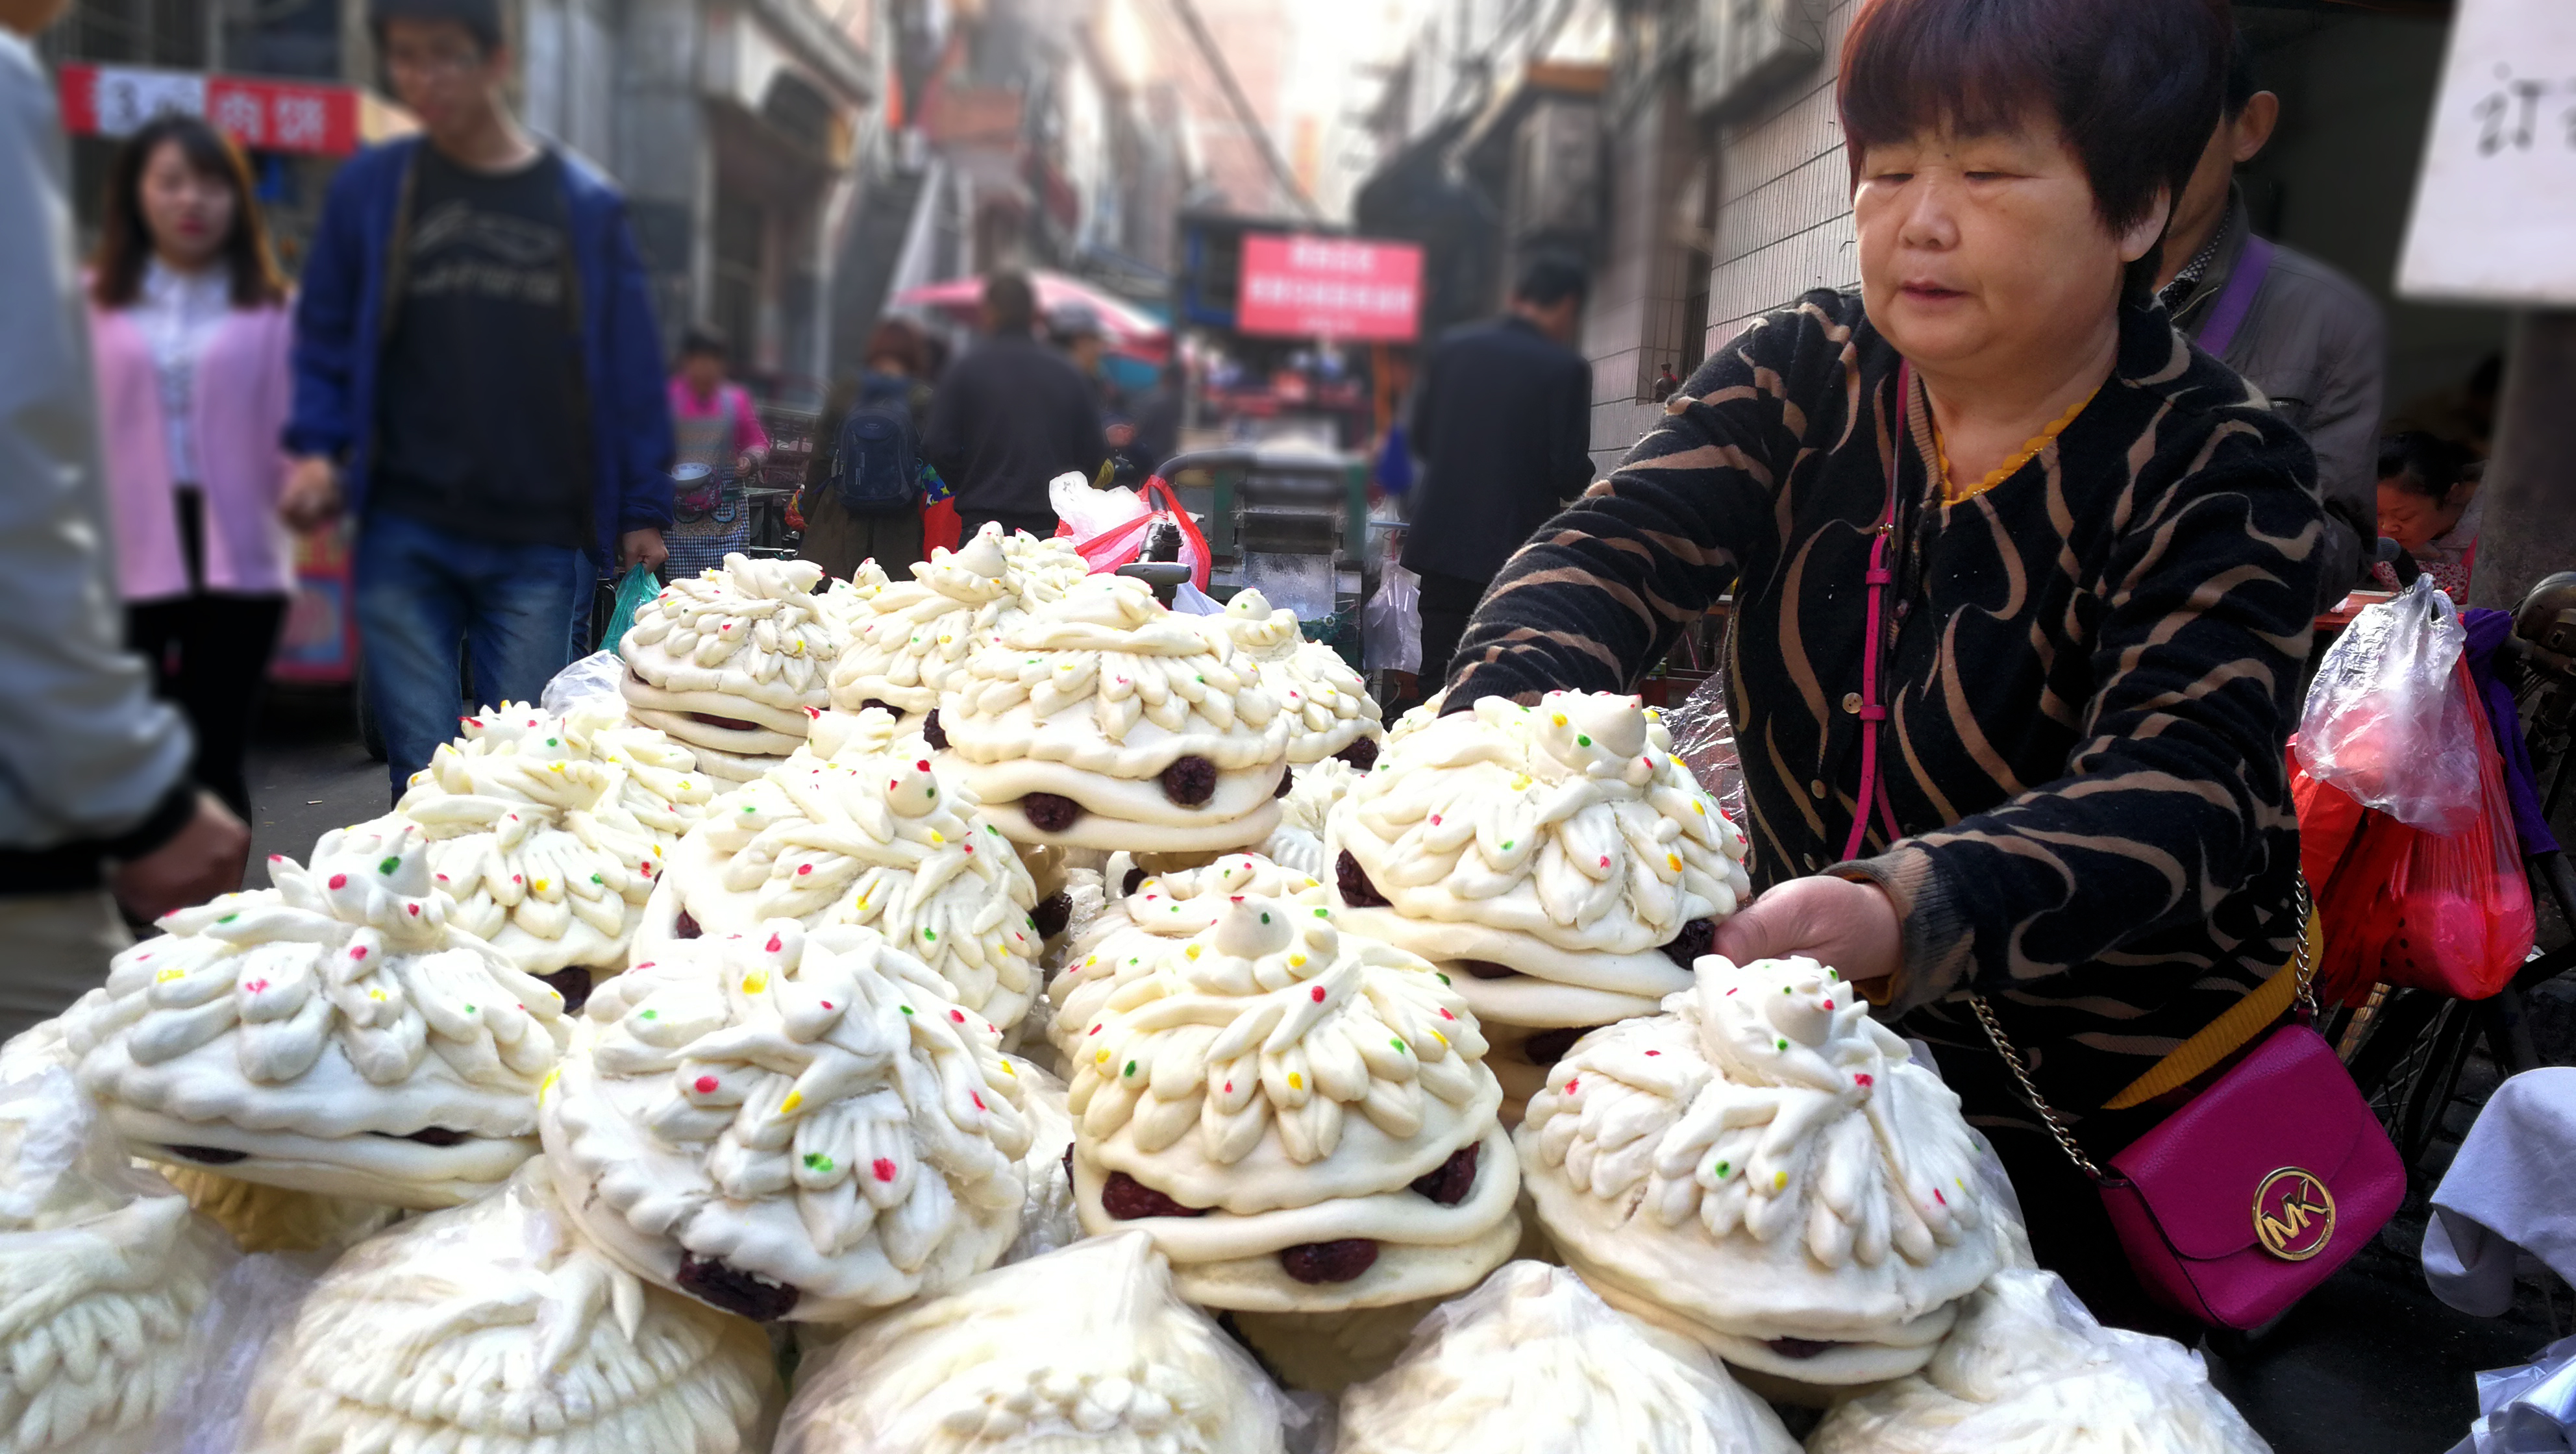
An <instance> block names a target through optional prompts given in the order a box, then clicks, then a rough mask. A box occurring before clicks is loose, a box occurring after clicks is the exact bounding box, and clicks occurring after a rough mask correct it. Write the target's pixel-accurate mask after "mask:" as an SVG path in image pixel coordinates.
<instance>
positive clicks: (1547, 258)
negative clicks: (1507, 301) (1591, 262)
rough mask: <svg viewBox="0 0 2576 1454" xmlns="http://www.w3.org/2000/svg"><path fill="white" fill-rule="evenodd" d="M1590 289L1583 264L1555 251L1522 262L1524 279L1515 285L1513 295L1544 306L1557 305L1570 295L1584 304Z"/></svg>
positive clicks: (1577, 301) (1521, 278)
mask: <svg viewBox="0 0 2576 1454" xmlns="http://www.w3.org/2000/svg"><path fill="white" fill-rule="evenodd" d="M1590 288H1591V280H1590V279H1588V278H1586V277H1585V276H1584V274H1583V265H1582V264H1581V263H1578V262H1576V261H1574V260H1573V259H1572V258H1565V257H1558V256H1556V255H1554V254H1552V253H1551V254H1542V255H1541V256H1538V257H1534V258H1531V259H1530V260H1529V261H1528V262H1527V263H1525V264H1523V265H1522V267H1521V276H1520V281H1518V282H1516V283H1514V284H1512V298H1513V301H1515V302H1522V303H1535V304H1537V305H1538V306H1539V307H1541V308H1553V307H1555V306H1556V305H1557V304H1559V303H1562V302H1564V301H1565V300H1566V299H1568V298H1572V299H1573V300H1574V301H1575V303H1576V304H1577V305H1580V304H1581V303H1582V302H1583V295H1584V294H1585V293H1586V292H1588V291H1589V290H1590Z"/></svg>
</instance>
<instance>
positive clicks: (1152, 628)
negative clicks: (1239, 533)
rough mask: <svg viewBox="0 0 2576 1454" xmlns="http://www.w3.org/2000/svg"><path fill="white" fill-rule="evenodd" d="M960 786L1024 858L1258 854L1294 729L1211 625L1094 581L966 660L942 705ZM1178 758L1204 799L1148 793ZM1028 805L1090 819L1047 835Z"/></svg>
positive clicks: (1125, 584)
mask: <svg viewBox="0 0 2576 1454" xmlns="http://www.w3.org/2000/svg"><path fill="white" fill-rule="evenodd" d="M939 716H940V721H941V723H942V724H943V726H944V727H945V728H946V731H947V734H948V741H949V746H950V748H951V750H952V751H954V752H955V753H956V755H957V756H958V757H959V758H960V759H961V760H962V761H963V762H965V763H966V764H967V773H966V784H967V786H969V787H971V788H973V789H974V790H975V792H976V795H977V796H978V797H979V798H980V799H982V800H983V801H984V802H985V803H988V804H991V805H993V807H992V816H993V818H994V821H996V822H998V823H1000V824H1001V825H1002V831H1003V833H1004V834H1005V835H1007V836H1009V837H1011V838H1013V839H1015V840H1016V841H1019V842H1023V843H1048V844H1054V845H1056V846H1059V847H1068V848H1100V849H1107V850H1112V851H1114V850H1118V849H1134V850H1139V851H1147V850H1150V851H1157V852H1193V851H1209V850H1216V851H1222V850H1224V849H1228V848H1240V847H1243V846H1244V845H1246V844H1249V843H1257V842H1259V841H1261V840H1262V839H1263V838H1265V837H1267V836H1268V835H1269V833H1270V830H1271V828H1272V827H1273V826H1275V825H1276V824H1277V822H1278V821H1279V808H1278V805H1277V803H1276V801H1275V800H1274V794H1275V792H1276V790H1277V788H1278V786H1279V780H1280V774H1281V772H1282V771H1283V770H1284V764H1285V762H1286V755H1287V749H1288V733H1289V719H1288V717H1287V715H1286V714H1285V713H1283V712H1282V711H1281V710H1280V707H1279V702H1278V698H1277V697H1276V695H1275V694H1274V693H1273V692H1272V691H1271V690H1270V688H1269V687H1268V686H1267V685H1266V684H1265V682H1264V681H1263V678H1262V673H1261V667H1260V665H1259V663H1257V662H1255V661H1253V659H1252V658H1251V657H1250V656H1248V655H1246V654H1245V653H1244V652H1243V651H1242V650H1241V649H1240V648H1238V647H1237V646H1236V645H1235V643H1234V637H1233V635H1232V633H1231V631H1230V630H1229V629H1228V628H1227V627H1226V626H1225V625H1224V624H1223V623H1222V621H1221V620H1219V619H1217V618H1211V617H1199V616H1183V615H1178V614H1176V613H1174V612H1172V611H1171V610H1169V609H1167V608H1166V607H1165V606H1163V604H1162V603H1161V602H1159V601H1157V600H1155V599H1154V595H1153V591H1152V590H1151V589H1150V588H1149V587H1147V586H1146V584H1145V583H1144V582H1143V581H1139V580H1132V579H1128V578H1125V577H1120V576H1092V577H1088V578H1086V579H1085V580H1083V581H1082V582H1080V583H1079V584H1077V585H1076V586H1075V587H1074V588H1073V589H1072V590H1071V591H1069V592H1067V593H1066V595H1065V597H1064V599H1062V600H1060V601H1056V602H1054V603H1052V604H1049V605H1047V606H1045V607H1043V608H1042V609H1040V610H1038V611H1037V612H1035V613H1033V614H1032V615H1030V616H1029V617H1028V618H1027V619H1025V620H1023V621H1021V622H1020V623H1018V624H1017V625H1015V626H1012V627H1010V628H1008V629H1006V630H1005V631H1003V633H1002V640H1001V641H1000V643H999V644H996V645H992V646H988V647H985V648H984V649H982V650H980V651H978V652H976V653H975V655H974V656H973V657H972V658H971V659H970V660H969V662H968V664H967V670H966V673H965V677H964V680H963V681H961V682H957V683H955V684H953V685H952V686H951V688H950V690H949V692H948V694H947V696H946V697H945V698H944V699H943V703H942V706H941V708H940V714H939ZM1183 757H1196V758H1203V759H1205V760H1206V761H1207V763H1208V764H1210V765H1212V766H1213V767H1214V769H1215V773H1214V786H1213V788H1212V790H1211V793H1210V796H1209V797H1208V798H1207V799H1206V800H1205V801H1203V802H1201V803H1199V804H1198V805H1196V806H1183V805H1182V804H1180V803H1179V802H1176V801H1174V799H1173V798H1172V797H1170V796H1169V795H1168V794H1167V793H1166V792H1165V791H1164V788H1163V785H1162V784H1161V783H1160V782H1158V781H1157V779H1158V778H1160V777H1161V776H1162V774H1163V773H1164V771H1165V770H1166V769H1168V768H1170V767H1171V766H1172V765H1173V764H1174V763H1175V762H1177V761H1178V760H1180V759H1181V758H1183ZM1031 793H1049V794H1053V795H1055V796H1058V797H1063V798H1069V799H1071V800H1072V801H1074V802H1075V803H1077V804H1079V805H1080V806H1081V807H1082V808H1083V809H1084V810H1085V811H1084V813H1083V815H1082V816H1081V817H1080V818H1078V819H1076V820H1074V821H1073V823H1072V824H1071V826H1070V827H1068V828H1063V829H1054V830H1049V829H1041V828H1039V827H1038V826H1037V825H1036V824H1034V823H1032V822H1031V821H1030V820H1029V818H1028V817H1027V816H1026V814H1024V813H1023V812H1022V810H1021V808H1020V805H1019V800H1020V799H1022V798H1023V797H1025V796H1027V795H1029V794H1031Z"/></svg>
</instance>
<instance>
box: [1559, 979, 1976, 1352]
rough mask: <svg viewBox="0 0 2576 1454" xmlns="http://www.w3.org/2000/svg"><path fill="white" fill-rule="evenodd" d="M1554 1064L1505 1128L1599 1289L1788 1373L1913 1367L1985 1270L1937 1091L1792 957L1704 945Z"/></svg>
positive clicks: (1972, 1176)
mask: <svg viewBox="0 0 2576 1454" xmlns="http://www.w3.org/2000/svg"><path fill="white" fill-rule="evenodd" d="M1666 1010H1667V1013H1664V1014H1661V1015H1657V1016H1654V1017H1652V1018H1648V1019H1640V1020H1628V1021H1625V1022H1623V1023H1621V1024H1618V1025H1614V1026H1611V1027H1610V1028H1608V1029H1606V1030H1596V1031H1594V1032H1593V1033H1592V1034H1590V1035H1588V1036H1586V1037H1584V1039H1583V1041H1582V1043H1581V1044H1579V1045H1577V1046H1575V1047H1574V1049H1573V1050H1572V1051H1571V1052H1570V1053H1569V1054H1567V1055H1566V1057H1565V1058H1564V1059H1563V1060H1560V1061H1559V1062H1557V1065H1556V1068H1555V1069H1554V1070H1553V1071H1551V1072H1549V1075H1548V1083H1547V1089H1546V1090H1544V1091H1542V1092H1541V1093H1540V1094H1539V1095H1538V1096H1536V1097H1535V1098H1533V1099H1532V1100H1531V1101H1530V1105H1529V1116H1528V1119H1526V1120H1524V1121H1523V1122H1522V1123H1521V1128H1520V1131H1519V1133H1518V1137H1517V1141H1518V1145H1519V1147H1520V1151H1521V1163H1522V1166H1523V1168H1524V1170H1525V1172H1526V1174H1527V1178H1528V1182H1529V1187H1530V1193H1531V1196H1532V1197H1533V1199H1534V1200H1535V1202H1536V1204H1537V1207H1538V1215H1539V1220H1540V1222H1541V1223H1542V1224H1543V1225H1544V1226H1545V1227H1546V1228H1547V1231H1548V1234H1549V1235H1550V1236H1551V1237H1553V1238H1554V1239H1555V1241H1556V1244H1557V1246H1558V1247H1559V1248H1560V1249H1561V1250H1562V1251H1563V1252H1564V1254H1565V1259H1566V1262H1567V1264H1568V1265H1569V1266H1571V1267H1573V1268H1574V1269H1575V1270H1576V1271H1577V1272H1580V1273H1582V1274H1583V1278H1584V1281H1586V1282H1589V1283H1590V1284H1592V1286H1593V1288H1594V1290H1596V1291H1598V1292H1599V1293H1600V1294H1601V1295H1602V1296H1603V1297H1604V1298H1606V1299H1608V1300H1609V1301H1610V1302H1611V1303H1612V1304H1613V1305H1614V1306H1617V1307H1620V1308H1623V1309H1625V1310H1627V1311H1629V1312H1632V1313H1635V1314H1637V1315H1638V1316H1640V1317H1644V1318H1647V1319H1649V1320H1651V1321H1654V1322H1657V1323H1660V1324H1662V1325H1664V1326H1666V1327H1668V1328H1671V1329H1673V1330H1674V1331H1676V1332H1680V1333H1683V1334H1686V1335H1688V1336H1690V1337H1693V1338H1696V1339H1698V1340H1699V1341H1700V1342H1701V1343H1702V1344H1703V1345H1705V1346H1706V1347H1707V1348H1708V1349H1709V1351H1711V1352H1713V1353H1715V1354H1716V1355H1717V1356H1719V1357H1720V1358H1723V1359H1725V1360H1726V1361H1727V1362H1728V1363H1731V1364H1733V1365H1735V1366H1736V1367H1738V1368H1741V1369H1747V1370H1751V1371H1753V1372H1756V1373H1759V1374H1764V1375H1768V1376H1770V1377H1771V1378H1774V1379H1778V1380H1781V1381H1783V1382H1784V1383H1788V1384H1793V1385H1806V1386H1817V1385H1837V1384H1856V1383H1875V1382H1877V1381H1879V1380H1881V1379H1887V1378H1897V1377H1901V1376H1903V1375H1905V1374H1908V1373H1912V1372H1914V1371H1915V1370H1916V1369H1918V1368H1921V1367H1922V1366H1923V1364H1924V1362H1925V1361H1926V1360H1927V1359H1929V1358H1930V1357H1931V1356H1932V1349H1933V1347H1934V1345H1935V1344H1937V1343H1939V1342H1940V1340H1941V1336H1942V1335H1943V1334H1945V1333H1947V1332H1949V1331H1950V1325H1951V1324H1952V1322H1954V1321H1955V1320H1956V1319H1957V1317H1958V1314H1959V1307H1960V1299H1962V1298H1964V1297H1966V1296H1967V1295H1968V1294H1969V1293H1971V1292H1973V1291H1975V1290H1976V1288H1977V1286H1978V1284H1980V1283H1982V1282H1984V1281H1985V1280H1986V1279H1987V1278H1988V1277H1989V1276H1991V1275H1993V1273H1994V1272H1995V1270H1996V1269H1997V1268H1999V1267H2001V1266H2002V1265H2003V1262H2004V1251H2005V1238H2004V1235H2003V1233H2002V1229H2001V1222H2000V1220H1999V1219H1994V1218H1989V1217H1988V1216H1986V1215H1985V1211H1984V1208H1983V1206H1982V1203H1983V1200H1984V1197H1983V1193H1982V1192H1981V1191H1980V1190H1979V1185H1980V1183H1979V1180H1978V1171H1977V1160H1978V1157H1979V1155H1980V1147H1979V1145H1978V1142H1977V1139H1976V1136H1975V1133H1973V1132H1971V1131H1970V1130H1969V1129H1968V1125H1967V1122H1966V1121H1964V1120H1962V1119H1961V1118H1960V1115H1959V1098H1958V1097H1957V1096H1956V1095H1954V1094H1952V1093H1951V1091H1950V1089H1949V1087H1947V1086H1945V1085H1943V1084H1942V1083H1941V1081H1940V1078H1939V1077H1938V1076H1936V1075H1934V1074H1933V1073H1932V1072H1930V1071H1928V1070H1925V1069H1923V1068H1922V1067H1921V1066H1918V1065H1915V1064H1914V1063H1913V1062H1912V1060H1911V1059H1909V1058H1908V1052H1907V1050H1906V1046H1905V1042H1904V1041H1903V1040H1900V1039H1898V1038H1897V1036H1896V1034H1895V1032H1893V1031H1891V1030H1889V1029H1887V1028H1886V1027H1885V1026H1883V1025H1880V1024H1879V1023H1878V1022H1876V1021H1874V1020H1872V1019H1870V1017H1869V1006H1868V1005H1867V1004H1865V1003H1863V1002H1862V1000H1861V999H1860V997H1859V996H1858V995H1857V994H1855V993H1853V991H1852V987H1851V986H1850V985H1849V984H1847V983H1845V982H1843V981H1842V980H1841V979H1839V978H1838V977H1836V975H1835V974H1834V972H1833V971H1832V970H1830V969H1827V968H1825V967H1824V966H1822V965H1820V964H1818V963H1816V962H1815V961H1814V960H1812V959H1766V960H1760V961H1757V962H1755V963H1753V964H1750V965H1746V966H1744V967H1743V968H1741V969H1739V968H1737V967H1736V966H1734V965H1732V964H1729V963H1728V962H1727V961H1726V960H1724V959H1721V958H1718V957H1716V956H1713V955H1712V956H1710V957H1708V958H1705V959H1703V960H1701V961H1700V970H1699V974H1698V983H1697V984H1696V985H1695V986H1694V988H1693V989H1692V990H1691V992H1690V993H1687V994H1679V995H1675V996H1674V997H1673V998H1672V999H1671V1000H1670V1001H1668V1002H1667V1004H1666Z"/></svg>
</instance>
